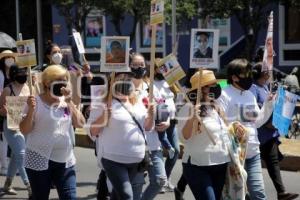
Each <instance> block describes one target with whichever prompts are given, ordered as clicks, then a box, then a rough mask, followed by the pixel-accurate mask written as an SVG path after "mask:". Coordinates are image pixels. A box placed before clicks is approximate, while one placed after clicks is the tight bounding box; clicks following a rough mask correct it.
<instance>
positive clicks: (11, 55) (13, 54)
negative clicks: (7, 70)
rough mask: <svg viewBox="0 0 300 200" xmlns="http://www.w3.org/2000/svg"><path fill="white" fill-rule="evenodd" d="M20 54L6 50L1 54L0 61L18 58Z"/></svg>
mask: <svg viewBox="0 0 300 200" xmlns="http://www.w3.org/2000/svg"><path fill="white" fill-rule="evenodd" d="M17 56H18V53H15V52H13V51H11V50H4V51H2V52H1V53H0V59H2V58H4V57H14V58H15V57H17Z"/></svg>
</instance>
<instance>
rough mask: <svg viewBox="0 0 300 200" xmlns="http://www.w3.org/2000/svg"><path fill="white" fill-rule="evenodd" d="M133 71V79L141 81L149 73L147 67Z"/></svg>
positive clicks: (132, 69)
mask: <svg viewBox="0 0 300 200" xmlns="http://www.w3.org/2000/svg"><path fill="white" fill-rule="evenodd" d="M131 71H132V72H133V74H134V75H133V78H135V79H141V78H143V77H144V76H145V75H146V73H147V71H146V68H145V67H138V68H131Z"/></svg>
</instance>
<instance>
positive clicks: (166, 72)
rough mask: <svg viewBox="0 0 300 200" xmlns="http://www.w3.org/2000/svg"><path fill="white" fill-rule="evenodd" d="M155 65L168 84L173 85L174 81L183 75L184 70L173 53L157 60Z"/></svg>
mask: <svg viewBox="0 0 300 200" xmlns="http://www.w3.org/2000/svg"><path fill="white" fill-rule="evenodd" d="M157 66H158V67H159V70H160V71H161V73H162V75H163V76H164V77H165V79H166V81H167V82H168V84H169V85H173V84H174V83H175V82H176V81H179V80H180V79H182V78H183V77H185V72H184V71H183V70H182V68H181V66H180V64H179V63H178V61H177V59H176V57H175V56H174V55H173V54H170V55H168V56H167V57H165V58H164V59H162V60H161V61H159V62H158V63H157Z"/></svg>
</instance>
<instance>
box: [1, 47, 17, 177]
mask: <svg viewBox="0 0 300 200" xmlns="http://www.w3.org/2000/svg"><path fill="white" fill-rule="evenodd" d="M16 55H17V54H16V53H14V52H12V51H11V50H4V51H2V52H1V53H0V94H1V93H2V91H3V88H5V87H6V86H7V85H8V84H9V82H10V80H9V68H10V67H11V66H12V65H13V64H14V63H15V56H16ZM3 120H4V118H3V117H1V116H0V175H6V173H7V166H8V162H7V141H6V139H5V137H4V135H3Z"/></svg>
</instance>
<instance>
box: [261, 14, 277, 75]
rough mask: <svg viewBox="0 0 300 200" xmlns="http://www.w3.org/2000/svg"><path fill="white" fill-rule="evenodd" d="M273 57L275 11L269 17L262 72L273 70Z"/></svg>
mask: <svg viewBox="0 0 300 200" xmlns="http://www.w3.org/2000/svg"><path fill="white" fill-rule="evenodd" d="M273 56H274V49H273V11H272V12H271V14H270V16H269V26H268V33H267V38H266V42H265V51H264V57H263V63H262V70H261V71H271V70H273Z"/></svg>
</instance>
